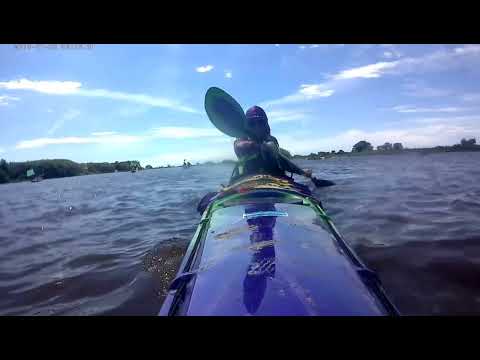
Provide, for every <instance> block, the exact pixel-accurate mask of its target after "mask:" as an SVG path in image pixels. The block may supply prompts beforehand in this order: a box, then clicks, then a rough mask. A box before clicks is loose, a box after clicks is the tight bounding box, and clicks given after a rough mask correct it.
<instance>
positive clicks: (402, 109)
mask: <svg viewBox="0 0 480 360" xmlns="http://www.w3.org/2000/svg"><path fill="white" fill-rule="evenodd" d="M392 110H395V111H397V112H399V113H432V112H446V113H452V112H460V111H469V110H471V109H470V108H459V107H442V108H421V107H415V106H411V105H398V106H394V107H393V108H392Z"/></svg>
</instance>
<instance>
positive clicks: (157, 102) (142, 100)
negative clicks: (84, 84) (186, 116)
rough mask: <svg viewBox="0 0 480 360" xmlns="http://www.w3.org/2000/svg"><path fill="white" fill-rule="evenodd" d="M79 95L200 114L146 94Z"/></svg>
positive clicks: (97, 92)
mask: <svg viewBox="0 0 480 360" xmlns="http://www.w3.org/2000/svg"><path fill="white" fill-rule="evenodd" d="M77 94H78V95H81V96H88V97H99V98H105V99H112V100H123V101H131V102H135V103H138V104H144V105H149V106H153V107H162V108H168V109H172V110H177V111H182V112H188V113H198V111H197V110H195V109H192V108H190V107H188V106H184V105H182V104H180V103H179V102H178V101H174V100H170V99H167V98H162V97H155V96H150V95H145V94H131V93H123V92H119V91H110V90H104V89H97V90H87V89H85V90H79V91H77Z"/></svg>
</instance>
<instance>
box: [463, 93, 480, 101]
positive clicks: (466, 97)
mask: <svg viewBox="0 0 480 360" xmlns="http://www.w3.org/2000/svg"><path fill="white" fill-rule="evenodd" d="M462 99H463V100H464V101H480V94H466V95H463V96H462Z"/></svg>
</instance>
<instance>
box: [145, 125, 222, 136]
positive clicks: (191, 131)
mask: <svg viewBox="0 0 480 360" xmlns="http://www.w3.org/2000/svg"><path fill="white" fill-rule="evenodd" d="M151 134H152V136H153V137H155V138H163V139H187V138H202V137H215V136H222V135H223V134H222V133H221V132H220V131H218V130H217V129H215V128H211V129H205V128H194V127H175V126H164V127H158V128H155V129H153V130H152V132H151ZM223 136H224V135H223Z"/></svg>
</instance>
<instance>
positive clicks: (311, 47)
mask: <svg viewBox="0 0 480 360" xmlns="http://www.w3.org/2000/svg"><path fill="white" fill-rule="evenodd" d="M318 47H320V45H317V44H314V45H310V49H315V48H318Z"/></svg>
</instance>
